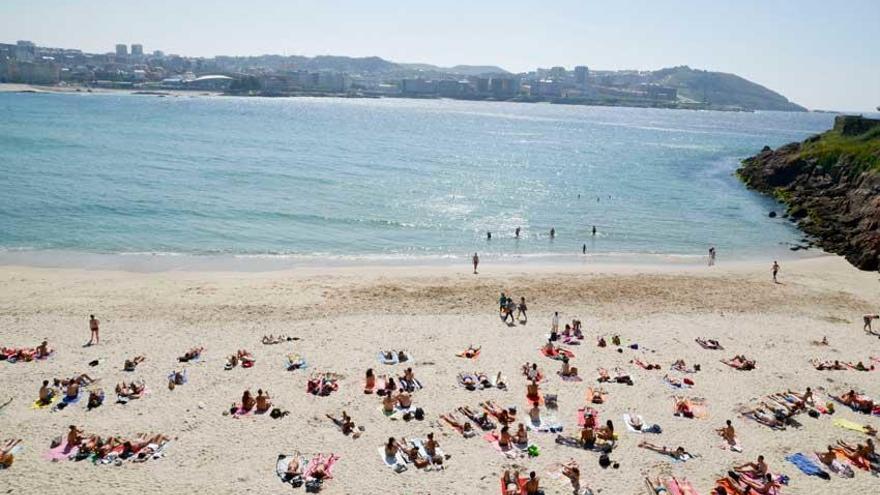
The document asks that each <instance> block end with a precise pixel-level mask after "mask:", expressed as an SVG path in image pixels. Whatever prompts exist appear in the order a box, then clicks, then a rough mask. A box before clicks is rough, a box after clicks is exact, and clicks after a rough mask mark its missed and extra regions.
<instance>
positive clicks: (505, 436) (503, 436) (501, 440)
mask: <svg viewBox="0 0 880 495" xmlns="http://www.w3.org/2000/svg"><path fill="white" fill-rule="evenodd" d="M511 443H513V438H511V436H510V427H509V426H507V425H504V426H502V427H501V433H500V434H499V435H498V446H499V447H501V448H502V449H506V448H509V447H510V444H511Z"/></svg>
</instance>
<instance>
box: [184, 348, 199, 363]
mask: <svg viewBox="0 0 880 495" xmlns="http://www.w3.org/2000/svg"><path fill="white" fill-rule="evenodd" d="M204 350H205V348H204V347H193V348H192V349H190V350H188V351H186V352H185V353H184V354H183V356H180V357H179V358H177V360H178V361H180V362H181V363H186V362H189V361H192V360H193V359H198V358H199V357H200V356H201V355H202V352H203V351H204Z"/></svg>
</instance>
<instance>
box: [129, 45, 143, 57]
mask: <svg viewBox="0 0 880 495" xmlns="http://www.w3.org/2000/svg"><path fill="white" fill-rule="evenodd" d="M131 56H132V57H143V56H144V45H139V44H133V45H131Z"/></svg>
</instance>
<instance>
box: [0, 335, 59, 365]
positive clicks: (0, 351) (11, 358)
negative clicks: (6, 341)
mask: <svg viewBox="0 0 880 495" xmlns="http://www.w3.org/2000/svg"><path fill="white" fill-rule="evenodd" d="M53 352H54V350H53V349H52V348H51V347H49V342H48V341H46V340H44V341H43V342H41V343H40V345H38V346H36V347H34V348H30V347H20V348H15V347H0V361H7V362H10V363H14V362H19V361H22V362H30V361H33V360H34V359H46V358H48V357H49V356H51V355H52V353H53Z"/></svg>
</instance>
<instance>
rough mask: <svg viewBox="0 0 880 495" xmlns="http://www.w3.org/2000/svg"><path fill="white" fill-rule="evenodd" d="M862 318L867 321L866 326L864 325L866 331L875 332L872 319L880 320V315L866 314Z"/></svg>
mask: <svg viewBox="0 0 880 495" xmlns="http://www.w3.org/2000/svg"><path fill="white" fill-rule="evenodd" d="M862 320H864V321H865V326H864V327H863V329H864V330H865V331H866V332H872V333H873V330H872V329H871V320H880V315H865V316H863V317H862Z"/></svg>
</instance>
